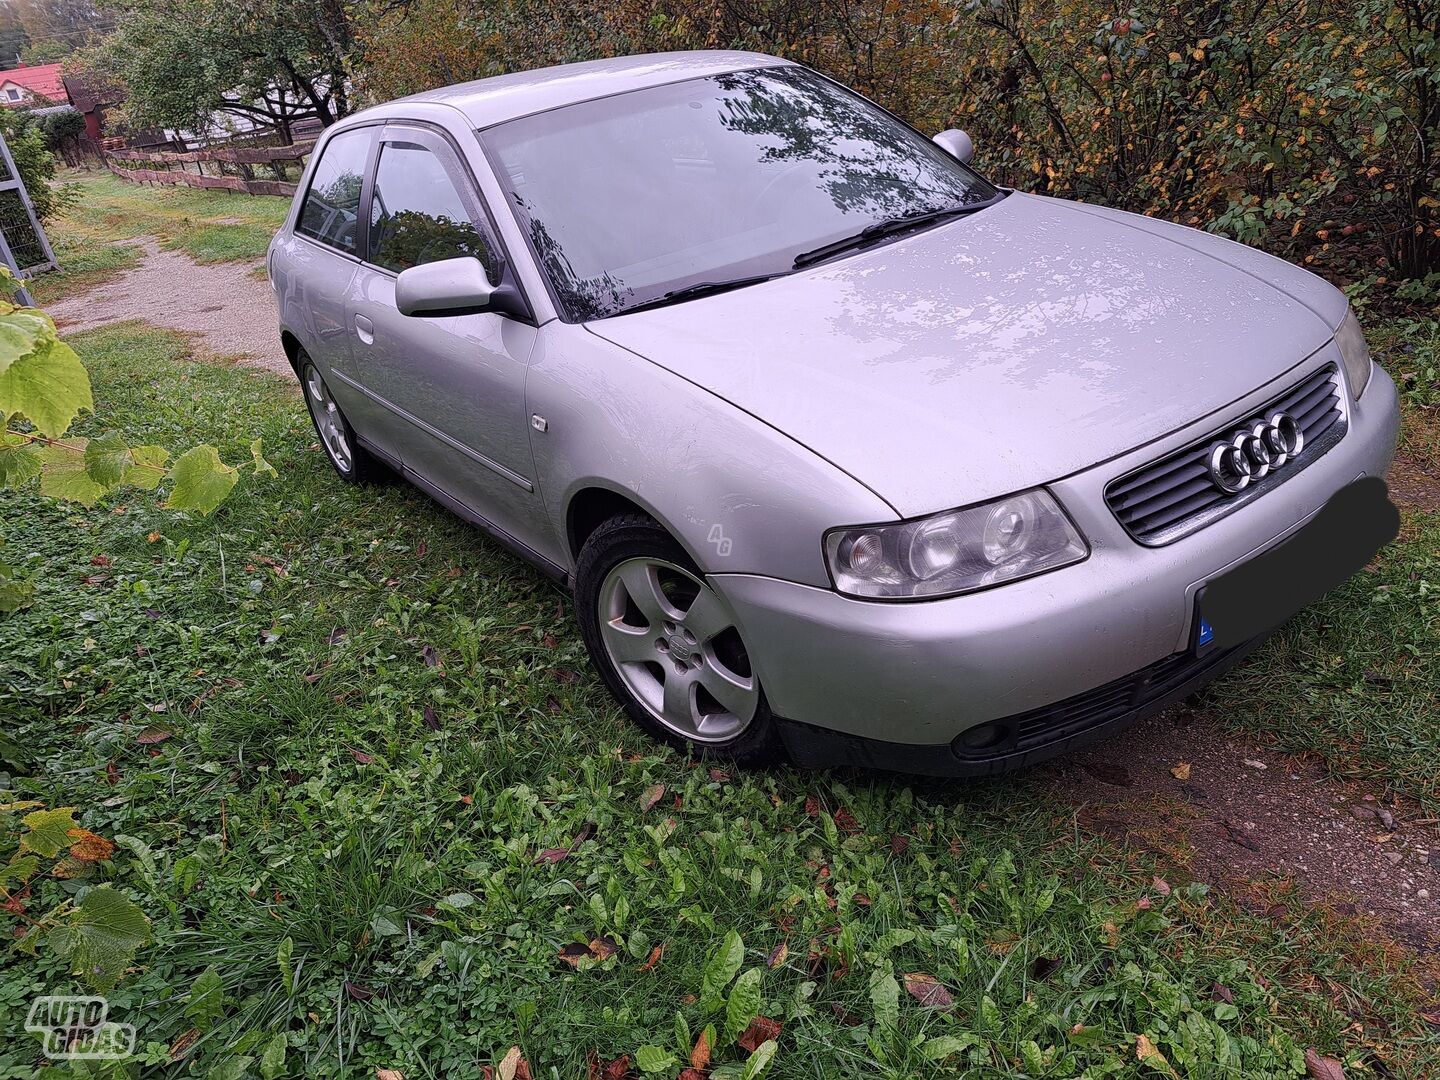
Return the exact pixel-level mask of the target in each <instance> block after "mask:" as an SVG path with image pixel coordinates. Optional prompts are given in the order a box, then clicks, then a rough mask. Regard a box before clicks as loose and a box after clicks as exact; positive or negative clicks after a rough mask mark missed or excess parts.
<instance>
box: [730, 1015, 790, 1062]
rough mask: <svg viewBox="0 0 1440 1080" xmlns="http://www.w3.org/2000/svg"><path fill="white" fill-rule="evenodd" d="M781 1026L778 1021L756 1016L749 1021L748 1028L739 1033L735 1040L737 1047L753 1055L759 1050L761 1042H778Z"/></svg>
mask: <svg viewBox="0 0 1440 1080" xmlns="http://www.w3.org/2000/svg"><path fill="white" fill-rule="evenodd" d="M780 1028H781V1024H780V1021H779V1020H771V1019H770V1018H769V1017H768V1016H757V1017H755V1019H754V1020H751V1021H750V1026H749V1027H747V1028H746V1029H745V1030H744V1031H742V1032H741V1033H740V1037H739V1038H738V1039H736V1040H735V1043H736V1045H737V1046H739V1047H740V1048H741V1049H743V1050H745V1051H747V1052H748V1053H751V1054H753V1053H754V1052H755V1051H756V1050H758V1049H759V1048H760V1044H761V1043H763V1042H769V1041H770V1040H772V1039H774V1040H779V1038H780Z"/></svg>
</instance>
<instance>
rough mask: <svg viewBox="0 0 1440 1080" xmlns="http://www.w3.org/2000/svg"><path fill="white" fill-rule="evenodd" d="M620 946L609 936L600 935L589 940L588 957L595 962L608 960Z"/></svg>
mask: <svg viewBox="0 0 1440 1080" xmlns="http://www.w3.org/2000/svg"><path fill="white" fill-rule="evenodd" d="M619 949H620V946H619V945H617V944H616V942H615V939H614V938H612V937H610V936H609V935H605V934H602V935H601V936H600V937H594V938H591V939H590V955H591V956H593V957H595V959H596V960H608V959H609V958H610V957H612V956H614V955H615V953H616V952H618V951H619Z"/></svg>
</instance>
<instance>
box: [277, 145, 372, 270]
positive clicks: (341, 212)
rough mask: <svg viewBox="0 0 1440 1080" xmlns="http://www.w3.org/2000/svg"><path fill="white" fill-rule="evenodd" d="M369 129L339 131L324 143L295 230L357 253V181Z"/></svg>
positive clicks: (367, 152) (367, 153) (366, 154)
mask: <svg viewBox="0 0 1440 1080" xmlns="http://www.w3.org/2000/svg"><path fill="white" fill-rule="evenodd" d="M373 130H374V129H372V128H357V129H356V130H354V131H342V132H341V133H340V134H339V135H336V136H335V137H334V138H333V139H331V140H330V141H329V142H328V143H326V144H325V150H324V152H323V154H322V156H321V158H320V163H319V164H318V165H316V166H315V175H314V178H313V179H311V181H310V190H309V191H308V192H306V193H305V204H304V205H303V206H302V207H301V208H300V220H299V222H298V223H297V224H296V226H295V231H296V232H298V233H303V234H304V235H306V236H309V237H313V238H314V239H316V240H319V241H320V242H321V243H323V244H329V245H330V246H331V247H333V248H339V249H340V250H341V251H343V252H345V253H346V254H347V255H354V254H357V252H356V250H355V247H356V244H357V243H358V242H359V239H358V232H359V226H360V184H361V181H362V180H363V179H364V176H365V163H366V161H367V159H368V158H369V156H370V146H371V144H372V143H373V142H374V138H373V136H372V134H371V133H372V131H373Z"/></svg>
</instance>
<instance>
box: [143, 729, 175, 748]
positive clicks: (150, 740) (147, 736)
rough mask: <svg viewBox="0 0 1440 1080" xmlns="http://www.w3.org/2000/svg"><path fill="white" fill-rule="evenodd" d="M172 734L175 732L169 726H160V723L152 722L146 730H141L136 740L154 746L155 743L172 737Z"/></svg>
mask: <svg viewBox="0 0 1440 1080" xmlns="http://www.w3.org/2000/svg"><path fill="white" fill-rule="evenodd" d="M172 734H174V733H173V732H172V731H171V730H170V729H169V728H163V727H160V726H159V725H158V724H152V725H151V726H150V727H147V728H146V729H145V730H144V731H142V732H140V734H139V735H136V736H135V741H136V742H137V743H139V744H140V745H141V746H152V745H154V744H155V743H162V742H164V741H165V740H166V739H168V738H170V736H171V735H172Z"/></svg>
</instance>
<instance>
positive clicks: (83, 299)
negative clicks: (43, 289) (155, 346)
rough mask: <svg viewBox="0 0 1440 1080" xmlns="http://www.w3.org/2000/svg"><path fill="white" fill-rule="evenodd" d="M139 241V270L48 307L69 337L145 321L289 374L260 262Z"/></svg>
mask: <svg viewBox="0 0 1440 1080" xmlns="http://www.w3.org/2000/svg"><path fill="white" fill-rule="evenodd" d="M135 243H136V244H137V246H139V247H140V248H141V250H142V251H143V252H144V256H143V258H142V259H141V261H140V265H139V266H137V267H135V268H134V269H133V270H127V271H125V272H124V273H123V274H121V275H120V276H119V277H117V278H115V279H114V280H113V281H110V282H107V283H106V284H104V285H100V286H97V287H96V288H94V289H88V290H86V291H84V292H82V293H77V294H75V295H72V296H67V297H65V298H64V299H63V300H59V301H57V302H56V303H54V304H50V305H48V306H47V307H46V311H48V312H49V313H50V315H51V317H52V318H54V320H55V323H56V325H57V326H58V327H59V328H60V329H61V330H62V331H66V332H69V333H75V332H76V331H79V330H92V329H95V328H96V327H100V326H105V325H107V324H109V323H116V322H123V321H125V320H127V319H139V320H141V321H143V322H147V323H150V324H151V325H152V326H163V327H166V328H169V329H172V330H183V331H185V332H186V333H192V334H194V335H196V337H198V338H199V340H200V342H201V343H202V344H203V345H204V346H205V347H206V348H207V349H209V350H210V351H211V352H213V353H216V354H218V355H220V356H238V357H243V358H244V359H245V360H247V361H248V362H250V363H252V364H254V365H256V366H257V367H263V368H266V369H268V370H270V371H276V372H279V373H281V374H289V372H290V365H289V363H288V362H287V361H286V359H285V354H284V352H283V351H282V350H281V348H280V331H279V330H278V329H277V325H278V324H277V320H276V315H275V297H274V294H273V293H272V292H271V291H270V286H269V284H267V283H266V282H264V281H259V280H256V279H255V278H253V277H251V274H252V273H253V272H254V270H255V266H254V264H251V263H211V264H208V265H206V264H201V263H197V262H195V260H193V259H191V258H190V256H188V255H186V254H184V253H183V252H179V251H165V250H162V249H161V247H160V245H159V242H158V241H156V240H155V238H154V237H148V236H147V237H142V238H141V239H140V240H138V241H136V242H135Z"/></svg>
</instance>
